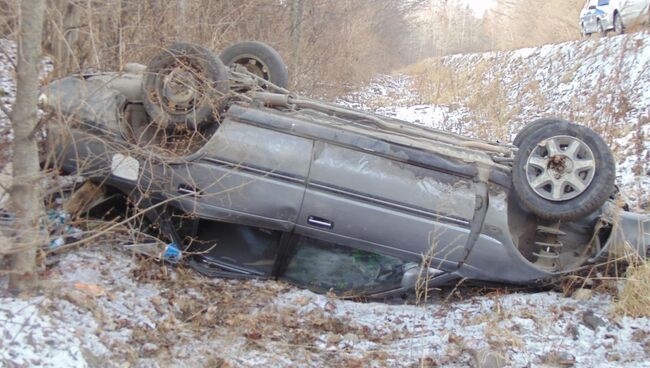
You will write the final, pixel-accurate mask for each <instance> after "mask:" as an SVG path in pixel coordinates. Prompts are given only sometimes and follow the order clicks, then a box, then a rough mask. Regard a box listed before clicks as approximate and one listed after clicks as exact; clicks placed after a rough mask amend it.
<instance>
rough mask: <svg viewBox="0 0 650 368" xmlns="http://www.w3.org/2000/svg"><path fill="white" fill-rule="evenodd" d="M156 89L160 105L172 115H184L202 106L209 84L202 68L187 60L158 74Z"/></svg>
mask: <svg viewBox="0 0 650 368" xmlns="http://www.w3.org/2000/svg"><path fill="white" fill-rule="evenodd" d="M154 83H155V88H154V90H155V91H156V94H157V96H155V97H157V99H158V103H160V105H161V107H162V108H163V109H164V110H165V111H166V112H168V113H169V114H172V115H184V114H187V113H188V112H189V111H192V110H193V109H194V108H196V106H198V105H200V104H201V103H202V101H203V99H204V98H205V89H206V88H209V84H208V82H207V81H206V80H205V79H204V77H203V76H202V73H201V71H200V68H198V67H196V66H194V65H192V63H191V61H190V60H188V59H185V58H178V60H177V61H176V62H175V63H174V64H173V65H169V66H167V67H166V68H163V69H161V70H159V71H158V72H157V73H156V78H155V82H154Z"/></svg>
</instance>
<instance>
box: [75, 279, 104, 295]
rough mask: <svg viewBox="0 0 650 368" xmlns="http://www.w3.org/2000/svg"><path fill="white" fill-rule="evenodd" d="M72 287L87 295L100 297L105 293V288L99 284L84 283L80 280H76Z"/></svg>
mask: <svg viewBox="0 0 650 368" xmlns="http://www.w3.org/2000/svg"><path fill="white" fill-rule="evenodd" d="M74 288H75V289H77V290H81V291H83V292H84V293H86V294H87V295H90V296H93V297H100V296H103V295H106V290H105V289H104V288H102V287H101V286H99V285H95V284H84V283H81V282H76V283H75V284H74Z"/></svg>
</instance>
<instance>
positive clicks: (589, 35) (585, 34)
mask: <svg viewBox="0 0 650 368" xmlns="http://www.w3.org/2000/svg"><path fill="white" fill-rule="evenodd" d="M580 33H581V34H582V37H583V38H589V37H591V33H587V32H586V31H585V24H584V23H581V24H580Z"/></svg>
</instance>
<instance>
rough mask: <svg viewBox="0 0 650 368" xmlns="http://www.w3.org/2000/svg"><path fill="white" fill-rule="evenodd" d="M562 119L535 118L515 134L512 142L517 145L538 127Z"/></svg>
mask: <svg viewBox="0 0 650 368" xmlns="http://www.w3.org/2000/svg"><path fill="white" fill-rule="evenodd" d="M560 121H563V120H561V119H556V118H543V119H537V120H535V121H533V122H531V123H528V124H526V125H525V126H524V127H523V128H521V130H520V131H519V133H517V135H516V136H515V139H514V140H513V141H512V144H513V145H515V146H517V147H519V145H520V144H521V142H522V141H523V140H524V139H525V138H526V137H528V136H529V135H531V134H533V133H534V132H536V131H537V130H538V129H539V128H541V127H543V126H545V125H548V124H553V123H556V122H560Z"/></svg>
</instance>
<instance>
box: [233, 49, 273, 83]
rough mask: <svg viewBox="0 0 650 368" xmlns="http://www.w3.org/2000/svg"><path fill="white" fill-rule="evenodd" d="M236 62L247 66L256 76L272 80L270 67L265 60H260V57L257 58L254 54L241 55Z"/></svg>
mask: <svg viewBox="0 0 650 368" xmlns="http://www.w3.org/2000/svg"><path fill="white" fill-rule="evenodd" d="M234 63H236V64H239V65H241V66H243V67H244V68H246V70H248V71H249V72H251V73H253V74H255V75H256V76H258V77H260V78H262V79H264V80H267V81H268V80H270V74H271V73H270V72H269V67H268V65H266V64H265V63H264V62H262V61H261V60H259V59H258V58H255V57H253V56H247V55H244V56H241V57H240V58H238V59H237V60H235V61H234Z"/></svg>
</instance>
